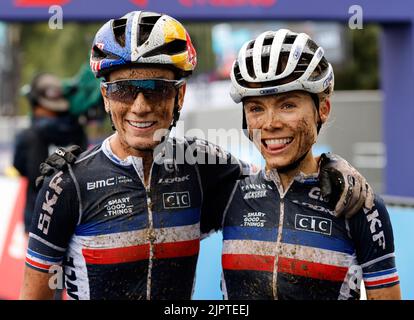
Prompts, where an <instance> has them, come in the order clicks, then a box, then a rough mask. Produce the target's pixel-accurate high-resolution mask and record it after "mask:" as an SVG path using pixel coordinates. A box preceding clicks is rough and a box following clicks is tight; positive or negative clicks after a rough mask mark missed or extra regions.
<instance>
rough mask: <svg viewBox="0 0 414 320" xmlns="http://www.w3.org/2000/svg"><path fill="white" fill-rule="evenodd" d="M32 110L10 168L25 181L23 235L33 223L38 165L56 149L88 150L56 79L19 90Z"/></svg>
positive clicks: (39, 79)
mask: <svg viewBox="0 0 414 320" xmlns="http://www.w3.org/2000/svg"><path fill="white" fill-rule="evenodd" d="M22 90H23V91H24V92H23V93H24V94H25V96H26V97H27V98H28V100H29V103H30V106H31V124H30V127H29V128H27V129H24V130H23V131H21V132H20V133H19V134H18V135H17V137H16V141H15V147H14V156H13V166H14V167H15V168H16V169H17V170H18V171H19V173H20V175H22V176H23V177H26V178H27V179H28V187H27V192H26V205H25V210H24V225H25V232H26V233H28V229H29V226H30V223H31V219H32V212H33V209H34V204H35V200H36V195H37V190H36V183H35V180H36V177H37V176H39V165H40V164H41V163H42V162H43V161H44V160H45V159H46V158H47V157H48V156H49V155H50V154H51V153H53V152H54V151H55V149H56V148H57V147H64V146H68V145H73V144H76V145H79V146H81V148H83V149H85V148H86V147H87V137H86V134H85V131H84V129H83V127H82V126H81V125H80V124H79V122H78V118H77V117H75V116H73V115H71V114H70V113H69V102H68V100H67V99H66V98H65V97H64V96H63V93H62V84H61V81H60V79H59V78H57V77H56V76H54V75H53V74H50V73H40V74H38V75H36V76H35V77H34V78H33V80H32V82H31V84H30V85H26V86H25V87H23V89H22Z"/></svg>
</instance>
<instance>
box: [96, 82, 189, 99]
mask: <svg viewBox="0 0 414 320" xmlns="http://www.w3.org/2000/svg"><path fill="white" fill-rule="evenodd" d="M183 84H184V80H167V79H128V80H116V81H112V82H102V83H101V86H102V87H104V88H105V89H106V97H108V98H109V99H112V100H115V101H119V102H123V103H128V104H132V103H133V102H134V101H135V99H136V98H137V96H138V94H139V93H140V92H142V94H143V95H144V98H145V99H146V100H147V101H148V102H149V103H152V104H158V103H160V102H161V101H163V100H166V99H171V98H174V97H175V95H176V94H177V89H178V88H179V87H181V86H182V85H183Z"/></svg>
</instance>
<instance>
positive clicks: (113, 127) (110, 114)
mask: <svg viewBox="0 0 414 320" xmlns="http://www.w3.org/2000/svg"><path fill="white" fill-rule="evenodd" d="M108 114H109V120H110V121H111V128H112V130H114V131H116V128H115V125H114V121H113V120H112V112H111V111H109V112H108Z"/></svg>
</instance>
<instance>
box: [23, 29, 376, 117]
mask: <svg viewBox="0 0 414 320" xmlns="http://www.w3.org/2000/svg"><path fill="white" fill-rule="evenodd" d="M184 24H185V26H186V27H187V28H188V31H189V33H190V34H191V37H192V39H193V42H194V44H195V47H196V48H197V54H198V66H197V72H196V75H197V74H202V73H209V72H212V71H213V70H214V68H215V58H214V55H213V50H212V45H211V27H212V26H213V23H207V22H206V23H184ZM101 25H102V24H101V23H91V24H86V23H83V24H82V23H65V24H64V26H63V29H60V30H59V29H58V30H53V29H50V28H49V26H48V24H47V23H29V24H17V25H15V28H17V29H18V30H19V32H20V41H19V42H20V44H19V47H18V55H19V59H18V60H19V65H18V66H16V71H19V72H20V73H19V74H20V83H21V85H23V84H26V83H29V82H30V80H31V79H32V77H33V76H34V75H35V74H36V73H38V72H43V71H48V72H53V73H54V74H56V75H58V76H60V77H63V78H69V77H72V76H74V75H75V74H76V72H77V71H78V69H79V67H80V66H81V65H82V64H83V63H84V62H85V61H87V60H88V58H89V52H90V46H91V43H92V40H93V37H94V35H95V33H96V31H97V30H98V29H99V27H100V26H101ZM347 32H348V37H349V43H350V50H349V52H348V59H347V60H346V62H345V63H344V64H343V65H340V66H335V76H336V77H335V78H336V81H335V88H336V89H337V90H350V89H356V90H361V89H378V87H379V72H378V50H379V44H378V38H379V33H380V27H379V26H377V25H366V26H364V29H362V30H349V29H347ZM18 105H19V106H20V107H19V110H18V113H19V114H26V113H27V112H28V105H27V103H26V102H25V101H24V99H22V98H20V99H19V103H18Z"/></svg>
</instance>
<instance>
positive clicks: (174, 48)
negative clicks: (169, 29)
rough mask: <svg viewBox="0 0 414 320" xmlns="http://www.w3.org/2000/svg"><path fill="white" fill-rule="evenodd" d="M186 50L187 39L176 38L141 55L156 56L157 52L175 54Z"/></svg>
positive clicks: (145, 56)
mask: <svg viewBox="0 0 414 320" xmlns="http://www.w3.org/2000/svg"><path fill="white" fill-rule="evenodd" d="M186 50H187V41H185V40H179V39H176V40H174V41H171V42H169V43H167V44H165V45H163V46H161V47H158V48H155V49H154V50H152V51H150V52H147V53H146V54H145V55H143V57H144V58H147V57H151V56H156V55H159V54H167V55H175V54H178V53H182V52H185V51H186Z"/></svg>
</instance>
